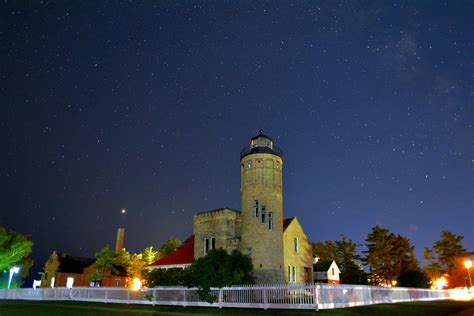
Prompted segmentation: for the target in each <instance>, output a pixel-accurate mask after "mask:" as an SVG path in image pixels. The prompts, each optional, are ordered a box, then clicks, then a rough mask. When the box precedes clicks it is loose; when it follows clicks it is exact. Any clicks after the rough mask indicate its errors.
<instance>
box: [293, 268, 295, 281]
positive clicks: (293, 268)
mask: <svg viewBox="0 0 474 316" xmlns="http://www.w3.org/2000/svg"><path fill="white" fill-rule="evenodd" d="M293 283H296V267H293Z"/></svg>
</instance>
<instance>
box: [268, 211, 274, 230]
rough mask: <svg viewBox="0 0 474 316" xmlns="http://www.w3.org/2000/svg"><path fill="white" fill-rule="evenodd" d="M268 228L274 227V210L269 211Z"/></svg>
mask: <svg viewBox="0 0 474 316" xmlns="http://www.w3.org/2000/svg"><path fill="white" fill-rule="evenodd" d="M268 229H270V230H272V229H273V212H268Z"/></svg>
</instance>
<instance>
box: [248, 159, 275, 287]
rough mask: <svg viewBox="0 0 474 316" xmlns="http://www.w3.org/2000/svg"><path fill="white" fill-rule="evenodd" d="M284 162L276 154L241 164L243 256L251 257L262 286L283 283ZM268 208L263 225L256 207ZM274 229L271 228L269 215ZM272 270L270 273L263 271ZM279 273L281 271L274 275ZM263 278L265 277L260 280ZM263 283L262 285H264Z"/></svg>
mask: <svg viewBox="0 0 474 316" xmlns="http://www.w3.org/2000/svg"><path fill="white" fill-rule="evenodd" d="M282 166H283V162H282V159H281V158H280V157H279V156H277V155H273V154H268V153H255V154H250V155H248V156H245V157H243V158H242V160H241V166H240V167H241V193H242V210H241V211H242V241H241V248H240V250H241V252H242V253H243V254H249V255H250V256H251V258H252V262H253V265H254V269H255V275H256V277H257V281H258V282H259V283H281V282H282V281H283V194H282ZM256 200H257V201H258V203H259V207H261V206H265V211H266V216H265V220H264V222H263V223H262V218H261V208H260V210H259V217H256V216H255V215H254V211H253V209H254V203H255V201H256ZM269 212H271V213H272V216H273V227H272V228H271V229H270V228H269V223H268V214H269ZM259 270H268V271H259ZM275 271H280V272H278V273H274V272H275ZM259 276H261V277H259ZM261 280H262V281H261Z"/></svg>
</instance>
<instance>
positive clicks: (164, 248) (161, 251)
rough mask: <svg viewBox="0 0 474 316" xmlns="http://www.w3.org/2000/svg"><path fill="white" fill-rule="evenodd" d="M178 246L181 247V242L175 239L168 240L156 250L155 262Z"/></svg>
mask: <svg viewBox="0 0 474 316" xmlns="http://www.w3.org/2000/svg"><path fill="white" fill-rule="evenodd" d="M180 245H181V240H179V239H177V238H170V239H168V240H167V241H165V242H164V243H163V244H162V245H161V246H160V248H158V253H157V255H156V256H155V260H158V259H161V258H163V257H164V256H166V255H168V254H170V253H172V252H173V251H174V250H175V249H176V248H178V247H179V246H180Z"/></svg>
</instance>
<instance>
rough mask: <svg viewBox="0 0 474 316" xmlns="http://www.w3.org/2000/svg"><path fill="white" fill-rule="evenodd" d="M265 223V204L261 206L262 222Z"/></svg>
mask: <svg viewBox="0 0 474 316" xmlns="http://www.w3.org/2000/svg"><path fill="white" fill-rule="evenodd" d="M263 223H265V206H262V224H263Z"/></svg>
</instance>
